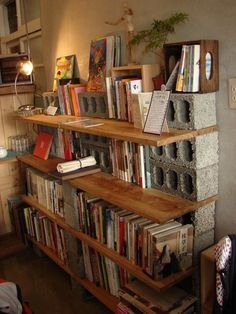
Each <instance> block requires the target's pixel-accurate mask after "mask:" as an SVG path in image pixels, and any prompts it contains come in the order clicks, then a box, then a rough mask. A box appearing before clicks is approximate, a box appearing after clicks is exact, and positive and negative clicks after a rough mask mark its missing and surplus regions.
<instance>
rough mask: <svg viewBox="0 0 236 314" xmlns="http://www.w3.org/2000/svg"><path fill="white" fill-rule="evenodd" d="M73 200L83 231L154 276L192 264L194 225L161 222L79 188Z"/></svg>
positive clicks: (166, 273) (157, 277) (157, 276)
mask: <svg viewBox="0 0 236 314" xmlns="http://www.w3.org/2000/svg"><path fill="white" fill-rule="evenodd" d="M74 203H75V204H76V205H77V207H76V208H75V213H76V219H78V228H79V230H80V231H82V232H84V233H86V234H88V235H89V236H91V237H93V238H95V239H97V240H98V241H99V242H101V243H103V244H105V245H107V247H108V248H110V249H112V250H114V251H116V252H118V253H119V254H120V255H122V256H125V257H126V258H127V259H128V260H130V261H131V262H132V263H134V264H136V265H139V266H140V267H141V268H142V269H143V270H144V271H145V272H146V273H147V274H149V275H150V276H151V277H152V278H154V279H160V278H162V277H166V276H168V275H170V274H171V273H174V272H177V271H180V270H181V269H187V268H189V267H190V266H191V265H192V249H193V226H192V225H190V224H187V225H182V224H181V223H180V222H177V221H170V222H168V223H165V224H161V225H159V224H158V223H155V222H152V221H150V220H148V219H146V218H143V217H141V216H139V215H137V214H133V213H131V212H129V211H127V210H124V209H121V208H118V207H116V206H114V205H112V204H109V203H107V202H105V201H103V200H101V199H98V198H96V197H94V196H91V195H89V194H88V193H86V192H83V191H78V192H77V194H76V196H75V199H74Z"/></svg>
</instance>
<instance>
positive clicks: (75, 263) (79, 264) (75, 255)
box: [65, 232, 85, 278]
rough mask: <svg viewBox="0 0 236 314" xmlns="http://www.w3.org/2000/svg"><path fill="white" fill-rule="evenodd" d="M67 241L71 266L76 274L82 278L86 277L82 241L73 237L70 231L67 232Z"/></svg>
mask: <svg viewBox="0 0 236 314" xmlns="http://www.w3.org/2000/svg"><path fill="white" fill-rule="evenodd" d="M65 243H66V248H67V258H68V266H69V268H70V269H71V270H72V272H73V273H74V274H76V275H77V276H79V277H80V278H84V277H85V272H84V260H83V254H82V249H81V242H80V241H79V240H78V239H76V238H75V237H73V236H72V235H71V234H70V233H69V232H65Z"/></svg>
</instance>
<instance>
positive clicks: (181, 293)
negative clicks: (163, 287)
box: [116, 280, 197, 314]
mask: <svg viewBox="0 0 236 314" xmlns="http://www.w3.org/2000/svg"><path fill="white" fill-rule="evenodd" d="M119 298H120V303H119V304H118V306H117V310H116V313H117V314H122V313H126V314H131V313H149V314H154V313H159V314H164V313H170V314H178V313H188V314H190V313H195V310H194V303H195V302H196V300H197V298H196V297H194V296H192V295H190V294H188V293H187V292H186V291H185V290H183V289H181V288H179V287H177V286H176V287H171V288H170V289H168V290H167V291H165V292H162V293H158V292H157V291H155V290H153V289H152V288H150V287H148V286H147V285H145V284H144V283H142V282H140V281H138V280H135V281H133V282H130V283H128V284H127V285H125V286H124V287H122V288H121V289H120V290H119Z"/></svg>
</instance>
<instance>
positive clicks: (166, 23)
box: [129, 12, 188, 89]
mask: <svg viewBox="0 0 236 314" xmlns="http://www.w3.org/2000/svg"><path fill="white" fill-rule="evenodd" d="M187 20H188V14H187V13H183V12H178V13H175V14H173V15H171V16H170V17H169V18H167V19H165V20H157V19H154V20H153V22H152V24H151V27H150V28H149V29H146V30H142V31H139V32H138V33H137V34H136V35H134V36H133V38H132V40H131V41H130V42H129V44H130V45H131V46H132V45H139V44H140V43H144V44H145V48H144V51H143V52H144V53H148V52H153V53H155V54H156V55H158V56H159V57H160V60H161V64H160V66H161V74H160V75H159V76H158V77H157V78H153V81H154V88H155V89H160V86H161V84H163V83H164V57H163V53H162V48H163V46H164V44H165V43H166V41H167V39H168V36H169V35H170V34H171V33H174V32H175V26H176V25H178V24H181V23H185V22H186V21H187ZM155 81H157V86H155ZM159 85H160V86H159Z"/></svg>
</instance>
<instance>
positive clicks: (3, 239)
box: [0, 233, 26, 259]
mask: <svg viewBox="0 0 236 314" xmlns="http://www.w3.org/2000/svg"><path fill="white" fill-rule="evenodd" d="M25 249H26V246H25V245H24V244H23V243H22V242H21V241H20V240H19V239H18V238H17V237H16V235H15V234H11V233H10V234H7V235H1V236H0V259H2V258H5V257H9V256H12V255H14V254H16V253H18V252H21V251H23V250H25Z"/></svg>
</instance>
